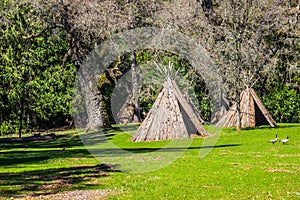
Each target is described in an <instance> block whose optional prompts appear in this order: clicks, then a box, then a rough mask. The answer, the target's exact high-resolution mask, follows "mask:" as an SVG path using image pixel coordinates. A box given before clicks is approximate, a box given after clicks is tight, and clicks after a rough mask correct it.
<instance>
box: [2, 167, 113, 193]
mask: <svg viewBox="0 0 300 200" xmlns="http://www.w3.org/2000/svg"><path fill="white" fill-rule="evenodd" d="M106 172H118V171H116V170H114V168H113V167H112V166H108V165H106V164H100V165H95V166H78V167H70V168H57V169H47V170H36V171H28V172H24V173H0V187H1V188H7V189H1V190H0V197H4V198H7V197H20V196H24V195H30V196H35V195H46V194H54V193H57V192H60V191H64V190H76V189H84V188H85V189H86V188H87V187H89V188H91V189H92V188H93V187H98V188H99V183H98V179H99V178H100V177H104V176H108V173H106Z"/></svg>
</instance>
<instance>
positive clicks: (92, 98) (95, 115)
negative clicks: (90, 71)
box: [79, 74, 111, 131]
mask: <svg viewBox="0 0 300 200" xmlns="http://www.w3.org/2000/svg"><path fill="white" fill-rule="evenodd" d="M89 78H91V77H88V78H87V77H83V75H81V74H79V82H80V84H81V85H80V90H81V94H84V101H85V112H86V113H85V114H84V115H85V117H84V118H85V119H84V120H86V123H84V125H85V127H82V128H85V130H86V131H89V130H99V129H101V128H111V124H110V121H109V117H108V115H107V112H106V109H105V102H104V100H103V98H102V94H101V93H100V91H99V90H98V89H97V87H96V86H95V85H94V84H93V81H92V80H89Z"/></svg>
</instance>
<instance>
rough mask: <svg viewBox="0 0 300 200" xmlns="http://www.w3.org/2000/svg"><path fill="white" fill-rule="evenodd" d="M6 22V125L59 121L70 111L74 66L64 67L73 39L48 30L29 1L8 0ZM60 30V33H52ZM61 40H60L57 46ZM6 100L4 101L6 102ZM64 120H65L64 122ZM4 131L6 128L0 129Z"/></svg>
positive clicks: (0, 117) (2, 107) (22, 127)
mask: <svg viewBox="0 0 300 200" xmlns="http://www.w3.org/2000/svg"><path fill="white" fill-rule="evenodd" d="M4 5H5V6H4V10H3V12H4V13H3V15H1V16H2V21H1V27H2V29H1V31H0V35H1V39H0V40H1V45H0V52H1V55H2V56H1V59H0V66H1V75H0V79H1V82H0V83H1V92H0V95H1V99H2V100H3V103H1V104H0V111H1V112H0V113H1V114H0V122H1V127H2V128H3V127H7V125H8V126H10V127H12V128H11V129H10V130H4V128H3V130H4V131H3V132H9V133H14V132H15V131H18V132H19V137H22V132H23V131H28V130H30V129H31V128H33V127H40V128H49V127H55V126H60V125H62V124H64V121H65V120H66V119H67V118H68V117H70V115H71V106H70V101H71V94H72V90H71V88H72V86H73V84H74V79H75V73H74V72H75V70H74V68H73V66H72V65H71V64H70V63H68V62H66V63H65V67H64V68H62V67H61V65H60V64H61V63H62V59H63V54H62V52H64V51H65V50H66V49H67V46H68V44H67V43H66V42H64V40H62V39H61V38H63V37H64V36H65V35H64V33H62V32H59V31H57V30H52V31H49V30H46V29H44V26H43V25H44V24H43V22H42V21H40V20H39V18H36V16H35V12H34V10H33V9H32V7H31V4H29V3H28V2H27V1H20V2H14V1H6V2H5V4H4ZM53 32H55V34H53ZM57 43H59V44H60V45H57ZM1 102H2V101H1ZM61 121H62V122H61ZM1 132H2V131H1Z"/></svg>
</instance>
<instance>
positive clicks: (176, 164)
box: [0, 124, 300, 199]
mask: <svg viewBox="0 0 300 200" xmlns="http://www.w3.org/2000/svg"><path fill="white" fill-rule="evenodd" d="M136 128H137V126H135V125H130V126H120V127H115V128H114V129H113V130H111V131H108V132H105V133H104V135H105V136H106V137H103V133H97V134H95V133H91V134H90V135H88V137H87V135H84V134H83V133H80V134H77V133H74V132H64V133H58V137H57V139H55V140H53V141H49V142H23V143H6V144H3V143H0V199H1V197H2V198H4V199H5V198H9V197H18V196H19V195H24V194H25V195H38V194H51V193H56V192H60V191H65V190H76V189H110V190H112V191H114V192H113V194H112V195H111V196H110V197H109V198H110V199H183V198H185V199H300V181H299V180H300V172H299V168H300V145H299V144H300V135H299V133H300V124H280V125H279V127H277V128H269V127H261V128H257V129H248V130H242V131H240V132H236V131H235V130H233V129H224V130H223V132H222V133H221V135H220V137H219V139H218V141H217V143H216V144H215V148H211V147H210V145H206V144H203V141H204V139H203V138H193V139H186V140H179V141H175V142H170V141H161V142H142V143H133V142H131V141H130V137H131V135H132V134H133V133H134V130H135V129H136ZM121 130H122V131H121ZM276 132H277V133H278V135H279V138H280V139H281V138H285V137H286V136H287V135H290V136H291V140H290V142H289V144H287V145H283V144H282V143H276V144H274V145H273V144H271V143H268V140H269V139H271V138H274V137H275V134H276ZM82 138H85V139H84V141H85V142H86V143H85V144H86V146H84V145H83V144H82V140H81V139H82ZM107 138H108V139H107ZM87 143H88V144H87ZM64 148H65V149H64ZM120 148H121V149H123V150H120ZM161 148H163V149H162V150H160V151H158V150H159V149H161ZM203 150H207V151H210V152H209V154H207V155H206V156H205V157H204V158H200V157H199V152H200V151H203ZM90 151H91V152H93V153H94V155H92V154H91V153H90ZM94 156H96V157H94ZM177 157H179V158H178V159H176V158H177ZM103 162H111V163H116V164H120V166H119V167H118V168H117V169H119V170H121V171H109V170H103V169H101V167H100V166H99V164H101V163H103ZM137 172H139V173H137ZM142 172H143V173H142Z"/></svg>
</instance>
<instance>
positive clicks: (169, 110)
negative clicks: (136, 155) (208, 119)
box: [132, 76, 208, 142]
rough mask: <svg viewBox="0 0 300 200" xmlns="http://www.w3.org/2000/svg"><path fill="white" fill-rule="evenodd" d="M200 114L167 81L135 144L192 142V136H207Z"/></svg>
mask: <svg viewBox="0 0 300 200" xmlns="http://www.w3.org/2000/svg"><path fill="white" fill-rule="evenodd" d="M202 121H203V120H202V119H201V118H200V114H199V113H198V112H197V111H196V110H195V109H194V107H192V106H191V102H188V101H187V99H186V98H185V97H184V96H183V95H182V94H181V92H180V90H179V88H178V86H177V84H176V82H175V81H174V80H171V76H167V77H166V81H165V83H164V85H163V88H162V90H161V92H160V93H159V95H158V97H157V98H156V100H155V102H154V104H153V106H152V108H151V109H150V111H149V113H148V115H147V117H146V118H145V120H144V121H143V122H142V124H141V126H140V127H139V129H138V130H137V131H136V133H135V134H134V136H133V137H132V141H135V142H142V141H158V140H168V139H179V138H189V137H190V135H191V134H199V135H201V136H207V135H208V133H207V132H206V130H205V129H204V128H203V126H202V124H201V122H202Z"/></svg>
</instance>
